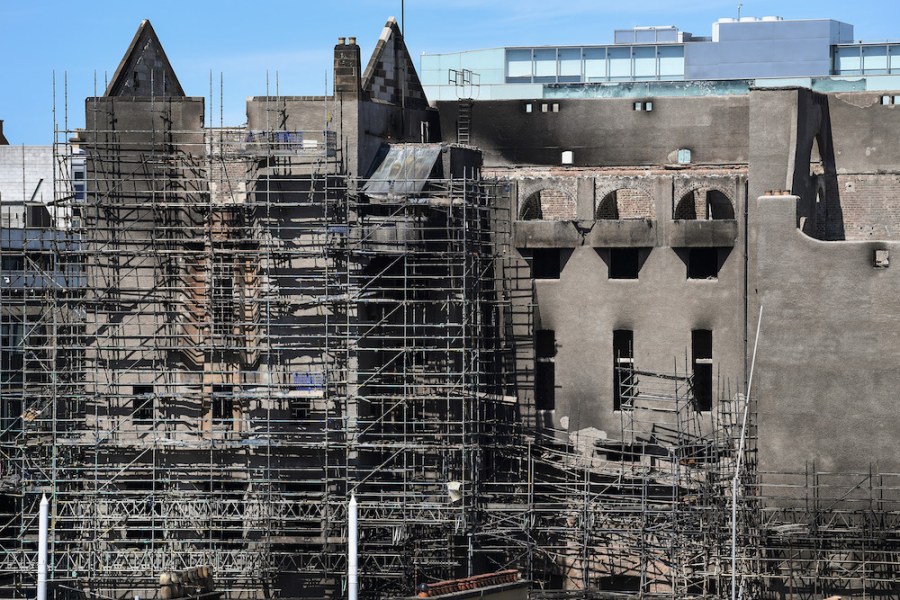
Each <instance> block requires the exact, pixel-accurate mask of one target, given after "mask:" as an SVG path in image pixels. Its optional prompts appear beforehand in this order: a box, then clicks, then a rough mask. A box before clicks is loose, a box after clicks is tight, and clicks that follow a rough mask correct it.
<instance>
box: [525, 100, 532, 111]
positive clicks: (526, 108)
mask: <svg viewBox="0 0 900 600" xmlns="http://www.w3.org/2000/svg"><path fill="white" fill-rule="evenodd" d="M525 112H527V113H530V112H534V104H532V103H531V102H529V103H527V104H526V105H525Z"/></svg>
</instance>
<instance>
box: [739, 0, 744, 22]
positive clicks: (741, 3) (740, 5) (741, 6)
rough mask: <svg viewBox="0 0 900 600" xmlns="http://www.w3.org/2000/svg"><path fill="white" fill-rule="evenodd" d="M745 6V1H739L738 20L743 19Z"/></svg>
mask: <svg viewBox="0 0 900 600" xmlns="http://www.w3.org/2000/svg"><path fill="white" fill-rule="evenodd" d="M743 8H744V3H743V2H738V21H740V20H741V9H743Z"/></svg>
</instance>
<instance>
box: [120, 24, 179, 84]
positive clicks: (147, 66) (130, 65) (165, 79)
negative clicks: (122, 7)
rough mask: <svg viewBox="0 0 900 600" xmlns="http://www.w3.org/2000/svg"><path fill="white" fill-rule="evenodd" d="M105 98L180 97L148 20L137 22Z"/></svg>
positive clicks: (172, 75)
mask: <svg viewBox="0 0 900 600" xmlns="http://www.w3.org/2000/svg"><path fill="white" fill-rule="evenodd" d="M105 95H106V96H125V97H133V98H150V97H159V96H179V97H180V96H184V90H183V89H181V84H180V83H179V82H178V77H177V76H176V75H175V70H174V69H173V68H172V65H171V63H170V62H169V59H168V57H167V56H166V52H165V50H163V47H162V44H161V43H160V42H159V38H158V37H157V36H156V32H155V31H154V30H153V26H152V25H150V21H147V20H144V21H142V22H141V25H140V27H138V30H137V33H135V34H134V39H133V40H131V45H130V46H128V50H127V51H126V52H125V56H124V57H122V62H120V63H119V67H118V68H117V69H116V72H115V74H114V75H113V78H112V81H110V83H109V87H107V88H106V94H105Z"/></svg>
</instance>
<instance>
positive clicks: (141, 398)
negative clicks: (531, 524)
mask: <svg viewBox="0 0 900 600" xmlns="http://www.w3.org/2000/svg"><path fill="white" fill-rule="evenodd" d="M131 394H132V395H133V396H134V399H133V400H132V402H133V403H134V405H133V406H134V420H135V422H136V423H147V422H151V421H153V408H154V406H153V405H154V397H153V386H152V385H133V386H131Z"/></svg>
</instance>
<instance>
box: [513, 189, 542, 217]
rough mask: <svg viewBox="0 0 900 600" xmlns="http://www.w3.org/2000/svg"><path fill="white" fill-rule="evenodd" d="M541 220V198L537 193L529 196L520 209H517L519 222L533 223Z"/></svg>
mask: <svg viewBox="0 0 900 600" xmlns="http://www.w3.org/2000/svg"><path fill="white" fill-rule="evenodd" d="M543 218H544V215H543V214H542V213H541V196H540V192H537V193H534V194H532V195H530V196H529V197H528V198H526V199H525V202H523V203H522V207H521V208H520V209H519V220H521V221H535V220H539V219H543Z"/></svg>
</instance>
